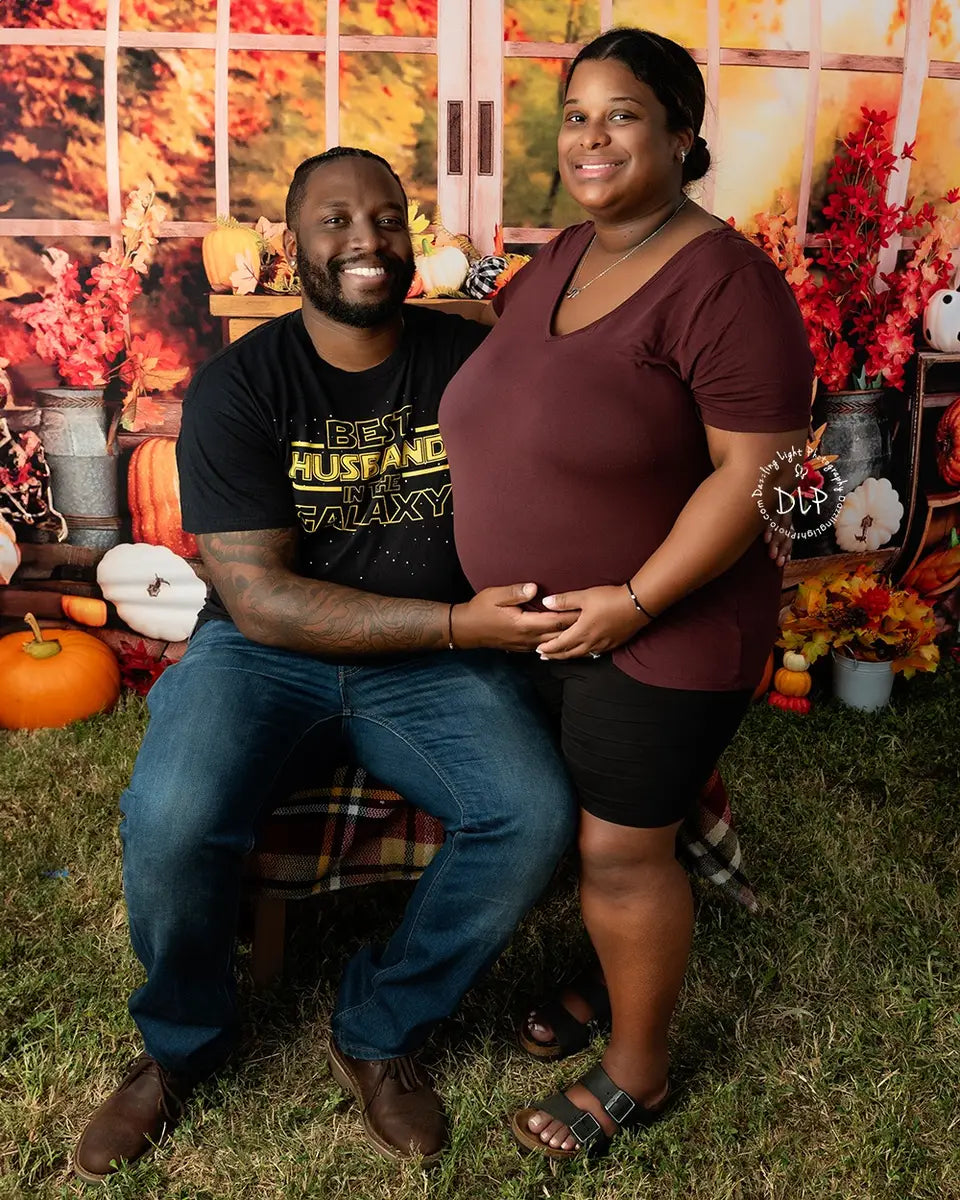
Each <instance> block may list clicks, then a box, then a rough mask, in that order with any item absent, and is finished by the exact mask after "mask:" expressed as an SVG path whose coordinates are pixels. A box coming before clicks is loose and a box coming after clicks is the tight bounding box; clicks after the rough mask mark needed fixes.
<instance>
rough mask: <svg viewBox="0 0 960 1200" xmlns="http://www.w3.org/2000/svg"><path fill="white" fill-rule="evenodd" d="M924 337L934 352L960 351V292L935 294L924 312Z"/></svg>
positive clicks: (947, 291)
mask: <svg viewBox="0 0 960 1200" xmlns="http://www.w3.org/2000/svg"><path fill="white" fill-rule="evenodd" d="M923 336H924V337H925V338H926V339H927V342H928V344H929V345H931V346H932V347H933V348H934V350H951V351H953V350H960V292H956V291H954V290H953V289H952V288H940V290H939V291H936V292H934V293H933V295H932V296H931V297H930V299H929V300H928V301H927V307H926V308H925V309H924V310H923Z"/></svg>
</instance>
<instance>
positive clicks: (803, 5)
mask: <svg viewBox="0 0 960 1200" xmlns="http://www.w3.org/2000/svg"><path fill="white" fill-rule="evenodd" d="M333 3H334V0H230V3H229V5H226V4H224V3H223V0H221V2H220V3H219V4H218V2H217V0H0V13H2V16H3V22H2V23H3V26H4V31H3V32H4V33H9V36H8V37H6V38H5V39H4V40H5V41H6V42H7V43H8V44H6V45H4V47H3V59H2V62H0V112H2V113H3V114H4V117H3V121H2V125H0V180H2V187H0V299H2V300H5V301H11V302H16V301H17V300H18V299H20V298H22V297H31V298H34V297H35V294H36V292H37V290H38V289H39V288H40V287H42V286H43V284H44V282H45V276H44V274H43V271H42V268H41V265H40V259H39V251H40V250H41V249H42V247H43V246H45V245H49V244H56V245H58V246H61V247H63V248H64V249H66V250H67V251H68V252H69V253H70V254H71V255H79V256H80V257H81V258H82V259H83V260H84V261H89V262H92V261H93V259H94V254H95V251H96V250H98V249H101V248H103V246H104V245H105V244H106V242H105V240H104V237H98V236H91V223H93V228H94V229H95V230H96V231H97V232H99V231H100V230H101V229H102V230H103V233H104V235H108V234H109V232H110V229H111V227H110V225H109V224H108V223H107V222H108V220H109V216H110V212H111V198H110V193H111V188H113V191H114V193H115V195H117V196H119V195H120V194H125V193H126V192H127V191H128V190H130V189H131V188H133V187H135V186H136V184H137V183H138V182H139V181H140V180H141V179H143V178H144V177H146V176H149V177H150V178H151V179H152V180H153V181H154V183H155V184H156V187H157V190H158V193H159V195H160V196H161V197H162V199H163V200H164V202H165V203H166V204H167V206H168V207H169V210H170V224H169V225H168V227H167V229H166V236H165V237H164V238H163V239H162V241H161V244H160V248H159V252H158V254H157V257H156V261H155V263H154V265H153V266H152V268H151V271H150V274H149V276H148V278H147V280H146V281H145V287H144V294H143V296H142V297H141V298H140V300H139V301H138V306H137V308H136V312H135V317H134V322H135V325H136V326H137V328H138V329H139V330H140V331H142V332H146V331H148V330H149V329H151V328H152V329H159V330H161V331H162V332H163V334H164V336H165V337H166V338H167V339H168V341H169V342H170V343H172V344H173V345H174V346H176V347H177V348H178V349H179V350H180V352H181V355H182V357H183V358H184V361H187V362H196V361H198V360H199V359H201V358H203V357H204V356H206V355H207V354H208V353H209V352H210V351H211V350H213V349H214V348H216V347H217V346H218V344H219V331H218V330H217V329H216V328H215V326H214V325H213V323H212V322H211V320H210V318H209V317H208V316H207V315H206V292H207V287H206V281H205V279H204V276H203V271H202V267H201V263H200V253H199V244H198V240H197V239H198V237H199V236H200V234H201V233H202V232H203V226H204V225H205V224H207V223H210V222H212V221H213V220H214V218H215V216H216V213H217V207H218V205H217V200H218V190H219V193H220V194H221V195H222V194H223V191H224V189H225V187H226V186H228V187H229V202H230V210H231V213H232V215H233V216H235V217H237V218H239V219H240V220H242V221H249V222H253V221H255V220H256V219H257V217H258V216H259V215H260V214H264V215H266V216H268V217H270V218H271V219H273V220H276V219H279V217H280V215H281V213H282V208H283V197H284V194H285V190H286V185H287V181H288V180H289V178H290V176H291V174H292V172H293V169H294V167H295V166H296V164H297V163H298V162H299V161H300V160H301V159H302V158H304V157H306V156H307V155H309V154H312V153H315V152H317V151H318V150H320V149H323V148H324V147H325V146H326V145H328V144H330V143H331V142H332V141H339V142H341V143H345V144H350V143H352V144H356V145H363V146H367V147H369V148H370V149H372V150H374V151H377V152H378V153H381V154H383V155H384V156H385V157H387V158H389V159H390V161H391V162H392V163H393V164H394V166H395V167H396V169H397V171H398V172H399V174H400V175H401V177H402V178H403V179H404V180H405V181H406V183H407V185H408V189H409V192H410V195H411V197H413V198H416V199H417V200H418V201H419V202H420V203H421V206H422V207H423V208H424V209H425V210H426V211H428V212H432V211H433V210H434V207H435V204H436V200H437V190H438V141H439V137H440V135H439V134H438V128H439V126H440V125H441V122H440V121H439V119H438V64H439V63H440V61H441V59H442V56H443V55H444V54H445V53H447V52H448V50H447V45H448V44H447V42H445V40H444V39H445V37H447V34H445V33H444V29H443V28H441V27H443V26H445V27H446V30H447V31H449V29H450V28H451V24H453V25H459V26H460V27H461V33H462V38H463V39H466V42H465V44H468V53H469V61H470V62H471V63H477V62H479V61H481V60H487V59H489V58H490V57H491V55H493V56H498V55H500V54H501V53H503V55H504V57H503V66H502V70H503V125H502V148H503V149H502V177H503V186H502V197H498V199H500V200H502V203H499V204H497V205H496V211H494V208H493V206H491V205H490V204H489V203H486V208H482V206H481V209H482V211H481V215H480V216H476V213H477V211H478V210H477V209H476V207H474V209H473V210H471V211H473V212H474V214H475V215H474V220H475V221H482V222H483V224H484V225H487V224H489V228H483V229H476V228H474V229H469V230H466V231H467V232H470V233H471V234H472V235H473V236H474V237H475V238H476V237H478V236H483V237H486V236H488V235H489V232H490V229H491V228H492V224H493V222H494V221H501V222H502V223H503V224H504V225H505V226H506V227H508V229H514V230H519V231H523V230H527V233H525V234H523V233H518V234H516V235H515V236H517V237H518V238H519V239H520V240H523V239H524V238H526V239H527V240H529V241H532V242H533V241H537V240H542V237H543V236H544V235H543V234H539V235H537V234H534V233H532V232H530V231H531V230H535V229H537V228H538V227H539V228H556V227H559V226H562V225H564V224H566V223H568V222H570V221H572V220H577V219H579V214H578V212H577V210H576V208H575V206H574V205H573V204H572V203H571V202H570V201H569V199H568V198H567V197H565V196H564V195H563V193H562V190H561V189H560V187H559V181H558V179H557V175H556V171H555V130H556V124H557V112H558V94H559V89H560V87H561V82H562V77H563V73H564V69H565V67H566V63H567V62H568V61H569V57H570V55H571V54H572V53H573V52H574V50H573V45H572V44H573V43H578V42H584V41H586V40H589V39H590V38H591V37H592V36H594V35H596V34H597V33H598V32H600V29H601V25H603V26H604V27H606V26H608V25H609V24H610V23H611V22H612V23H615V24H641V23H642V24H644V25H646V26H648V27H650V28H652V29H656V30H657V31H659V32H662V33H665V34H667V35H668V36H671V37H673V38H676V39H677V40H678V41H680V42H682V43H683V44H685V45H687V46H689V47H691V48H692V49H694V50H695V51H696V52H697V56H698V60H699V61H702V62H703V64H704V71H705V74H706V75H707V77H708V84H709V86H710V88H711V94H712V98H713V107H712V109H711V112H710V113H709V115H708V130H707V132H708V136H709V139H710V142H711V150H712V152H713V155H714V161H715V168H714V171H713V174H712V178H711V179H710V180H709V181H708V185H707V190H706V192H705V193H704V195H705V198H707V199H709V200H710V202H711V204H712V207H713V209H714V211H716V212H717V213H718V214H720V215H721V216H724V217H726V216H734V217H736V218H737V220H738V221H740V222H747V223H748V222H749V218H750V217H751V215H752V214H753V213H755V212H757V211H759V210H761V209H766V208H769V207H771V206H772V205H773V204H774V202H775V199H776V196H777V194H778V192H780V191H781V190H786V191H787V192H788V193H792V194H793V195H794V196H796V195H797V194H798V192H799V191H800V189H801V183H802V164H803V153H804V143H805V138H806V140H807V141H808V143H810V145H811V146H812V160H813V169H812V171H811V172H809V173H808V174H809V193H810V205H809V213H810V229H811V231H812V232H813V233H815V232H816V227H817V215H816V214H817V200H818V198H819V196H820V195H821V194H822V188H823V175H824V166H825V164H826V162H827V161H828V160H829V158H830V157H831V155H832V153H833V150H834V147H835V141H836V138H837V135H838V134H842V133H844V132H845V131H846V130H847V129H848V128H850V127H851V126H852V125H853V124H854V123H855V119H856V115H857V113H858V111H859V108H860V105H861V104H863V103H868V104H870V105H871V106H873V107H874V108H881V109H886V110H888V111H890V112H896V111H897V108H898V104H899V102H900V93H901V69H902V66H901V64H900V62H899V59H900V58H901V57H902V56H903V55H904V52H905V30H906V28H907V23H908V19H909V18H910V15H911V8H912V9H913V10H914V12H915V13H916V12H919V11H920V10H922V11H923V15H924V23H925V25H926V26H927V27H928V28H929V43H928V50H929V58H930V59H931V60H932V62H933V64H934V66H935V68H936V69H935V70H931V71H930V73H929V75H930V77H928V78H926V79H925V80H924V81H923V85H922V100H921V102H920V105H919V117H918V120H917V123H916V142H917V145H916V150H915V154H916V159H917V161H916V163H915V164H913V168H912V172H911V177H910V190H911V192H912V193H914V194H916V195H918V196H919V197H927V196H928V197H929V198H931V199H936V198H937V197H938V196H940V195H942V193H943V191H944V190H945V189H946V187H947V186H949V185H950V183H951V182H955V181H956V179H957V177H958V176H960V121H958V120H957V115H958V113H960V66H958V57H960V43H958V36H960V9H958V4H957V0H910V2H908V0H829V3H823V4H822V5H821V4H818V3H817V2H816V0H688V2H685V3H683V4H677V3H675V2H674V0H507V2H506V3H505V4H504V5H503V13H502V30H501V29H500V28H492V27H491V19H492V18H491V14H494V17H495V19H496V25H497V26H499V24H500V18H499V12H500V6H499V0H405V2H400V0H340V3H339V7H338V8H337V9H336V10H335V12H331V11H330V7H329V6H330V5H331V4H333ZM441 5H442V6H443V10H444V11H443V13H440V12H438V7H439V6H441ZM814 11H816V12H818V13H819V30H818V31H817V25H816V24H815V23H814V21H813V20H812V16H811V14H812V13H813V12H814ZM227 17H228V18H229V20H228V23H227ZM331 17H335V18H336V20H335V22H334V23H333V25H332V26H331ZM331 28H335V30H336V37H337V45H338V47H339V53H338V55H337V62H336V76H335V77H333V78H332V77H331V75H330V62H329V60H328V53H327V49H328V46H329V45H330V44H332V43H331V42H330V40H329V33H330V30H331ZM491 30H492V31H491ZM814 37H816V44H814V40H813V39H814ZM470 38H473V42H472V43H471V42H470ZM478 38H485V39H486V42H485V44H483V45H481V44H479V43H478ZM224 39H226V41H224ZM491 39H492V44H491ZM184 41H187V42H189V43H191V44H189V45H183V44H182V43H183V42H184ZM144 42H146V43H148V44H146V45H145V44H143V43H144ZM218 45H221V46H223V45H226V47H227V50H226V60H225V71H226V90H225V99H226V102H225V104H224V105H223V106H222V107H221V108H219V109H218V102H217V96H218V94H220V93H218V88H217V79H216V72H217V70H218V69H221V70H222V69H223V67H220V68H218V61H219V60H218V57H217V53H218V52H217V49H216V47H217V46H218ZM501 45H502V47H503V49H502V50H501ZM711 46H714V47H719V48H722V52H720V53H719V54H717V55H715V57H714V62H713V64H712V65H711V63H710V56H711V53H713V52H712V51H711V50H710V47H711ZM554 47H555V48H556V49H554ZM807 52H809V56H808V55H807ZM798 54H799V55H800V56H801V60H799V62H798V60H797V55H798ZM814 60H816V62H818V63H819V64H820V66H821V67H822V68H823V69H822V70H820V71H819V72H818V80H819V94H818V102H817V105H816V112H815V127H814V128H813V129H812V135H808V134H807V133H806V131H805V121H806V117H805V112H806V109H807V103H808V98H809V92H808V76H809V71H810V66H811V65H812V64H813V62H814ZM331 89H332V90H331ZM331 97H332V98H333V102H334V103H333V109H332V111H333V112H334V114H335V120H336V122H337V124H338V128H337V129H336V131H335V133H334V136H332V137H331V133H333V132H334V131H332V130H331V129H330V128H328V126H329V124H330V121H329V117H330V113H331ZM111 114H115V116H114V120H115V123H116V133H115V134H114V135H113V138H112V141H111V138H110V137H109V136H108V128H109V123H110V120H111ZM218 123H219V124H222V125H225V127H226V142H225V144H226V174H227V179H226V181H223V180H220V179H218V172H217V162H216V145H217V138H218ZM219 137H220V139H221V140H223V130H222V129H221V130H220V131H219ZM495 137H496V138H497V140H498V142H499V131H495ZM811 137H812V141H811ZM111 146H112V147H114V148H113V149H111ZM111 156H114V157H115V159H116V162H115V165H114V164H113V163H112V162H111V161H110V160H111ZM221 174H222V172H221ZM114 176H115V177H114ZM461 186H462V187H463V188H464V189H469V188H470V187H471V186H472V184H471V179H470V170H469V169H466V170H465V171H464V174H463V182H462V185H461ZM14 221H19V222H21V223H22V222H38V221H45V222H56V223H57V224H55V225H44V226H43V227H42V229H43V232H39V231H33V230H30V231H29V232H27V233H21V234H20V235H19V236H11V235H10V234H11V230H12V229H19V228H21V227H20V226H13V225H12V224H11V223H12V222H14ZM5 223H6V224H5ZM60 223H62V224H60ZM50 229H55V230H56V234H50V233H49V232H48V231H49V230H50ZM5 235H6V236H5ZM7 315H9V314H7ZM13 328H16V332H15V333H11V332H10V330H11V329H13ZM20 336H22V330H20V329H19V327H14V326H13V325H12V323H11V322H9V321H4V323H3V324H2V325H0V338H2V340H0V355H4V356H5V357H7V358H10V359H12V360H15V359H16V354H17V349H18V346H19V343H18V341H17V338H18V337H20Z"/></svg>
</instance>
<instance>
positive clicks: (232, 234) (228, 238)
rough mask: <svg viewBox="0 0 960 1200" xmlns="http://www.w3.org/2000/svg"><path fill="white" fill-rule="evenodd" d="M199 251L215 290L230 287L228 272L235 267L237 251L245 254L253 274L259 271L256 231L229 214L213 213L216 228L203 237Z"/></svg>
mask: <svg viewBox="0 0 960 1200" xmlns="http://www.w3.org/2000/svg"><path fill="white" fill-rule="evenodd" d="M201 254H202V256H203V269H204V271H206V273H207V279H208V280H209V282H210V287H211V288H212V289H213V290H214V291H215V292H229V291H232V290H233V287H232V284H231V283H230V276H231V275H232V274H233V273H234V271H236V269H237V255H238V254H247V256H248V258H249V260H250V262H251V263H252V264H253V266H254V268H255V270H256V273H257V276H258V277H259V274H260V238H259V236H258V235H257V233H256V231H255V230H253V229H250V228H249V227H247V226H245V225H241V224H240V223H239V222H238V221H235V220H234V219H233V217H217V228H216V229H211V230H210V232H209V233H208V234H207V235H206V236H205V237H204V239H203V243H202V247H201Z"/></svg>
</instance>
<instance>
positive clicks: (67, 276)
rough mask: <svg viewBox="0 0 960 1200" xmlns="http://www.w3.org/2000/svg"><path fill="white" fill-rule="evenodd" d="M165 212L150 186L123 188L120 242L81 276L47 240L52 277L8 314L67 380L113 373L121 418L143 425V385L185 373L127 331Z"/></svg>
mask: <svg viewBox="0 0 960 1200" xmlns="http://www.w3.org/2000/svg"><path fill="white" fill-rule="evenodd" d="M165 217H166V209H165V207H164V206H163V205H162V204H161V203H160V202H159V201H158V200H157V198H156V193H155V191H154V189H153V185H152V184H151V183H149V182H145V183H143V184H141V185H140V187H139V188H136V189H135V190H134V191H133V192H131V193H130V195H129V197H128V198H127V207H126V211H125V212H124V216H123V249H122V250H121V249H120V248H119V247H111V248H110V249H109V250H105V251H104V252H103V253H102V254H100V256H99V258H100V262H99V263H98V264H97V265H96V266H94V267H92V268H91V269H90V271H89V272H88V273H87V275H86V278H85V279H84V280H83V281H81V275H80V266H79V264H78V263H77V262H75V261H73V260H71V259H70V258H69V256H68V255H67V254H66V252H65V251H63V250H59V249H57V247H56V246H48V247H47V249H46V250H45V251H44V252H43V259H44V266H45V267H46V269H47V271H48V272H49V274H50V275H52V276H53V283H52V285H50V286H49V287H48V288H47V289H46V291H45V292H44V294H43V298H42V299H41V300H38V301H37V302H36V303H35V304H27V305H25V306H24V307H23V308H21V309H20V310H19V312H17V313H16V314H15V316H16V317H17V319H18V320H20V321H23V322H24V323H25V324H26V325H27V326H28V327H29V329H30V330H31V332H32V336H33V348H34V349H35V351H36V353H37V354H38V355H39V356H40V358H42V359H43V361H44V362H47V363H52V364H54V365H55V367H56V369H57V373H58V374H59V376H60V378H61V380H62V381H63V383H64V384H65V385H66V386H67V387H80V388H99V387H106V385H107V384H108V383H109V382H110V380H111V379H114V378H118V377H119V379H120V380H121V381H122V382H123V383H124V384H125V385H126V392H125V395H124V402H123V413H122V416H121V419H120V420H121V424H122V425H123V426H124V428H125V429H133V430H137V429H143V428H145V427H146V426H148V425H150V424H152V423H156V422H157V421H158V420H159V419H160V418H161V417H162V411H161V410H160V409H159V407H158V406H157V405H156V404H155V403H153V402H151V401H149V400H148V399H147V397H146V395H145V393H147V392H152V391H161V390H165V389H167V388H171V387H173V386H174V385H175V384H177V383H179V382H180V381H181V380H182V379H183V378H184V377H185V376H186V374H187V368H186V367H182V366H181V365H180V363H179V361H178V359H177V356H176V353H175V352H173V351H171V350H169V349H167V348H165V347H164V345H163V342H162V340H161V338H160V335H159V334H157V333H155V332H152V331H151V332H149V333H147V334H144V335H139V334H133V335H132V334H131V332H130V319H129V318H130V305H131V303H132V302H133V300H134V299H135V298H136V297H137V296H139V295H140V293H141V291H142V290H143V285H142V283H141V279H140V277H141V276H142V275H145V274H146V272H147V268H148V267H149V265H150V260H151V258H152V257H153V250H154V247H155V246H156V244H157V230H158V227H159V225H160V223H161V222H162V221H163V220H164V218H165Z"/></svg>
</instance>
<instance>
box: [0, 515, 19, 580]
mask: <svg viewBox="0 0 960 1200" xmlns="http://www.w3.org/2000/svg"><path fill="white" fill-rule="evenodd" d="M19 566H20V547H19V546H18V545H17V535H16V534H15V533H14V531H13V526H12V525H11V524H9V522H7V521H5V520H4V519H3V517H0V584H4V583H9V582H10V580H11V579H12V578H13V573H14V571H15V570H16V569H17V567H19Z"/></svg>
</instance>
